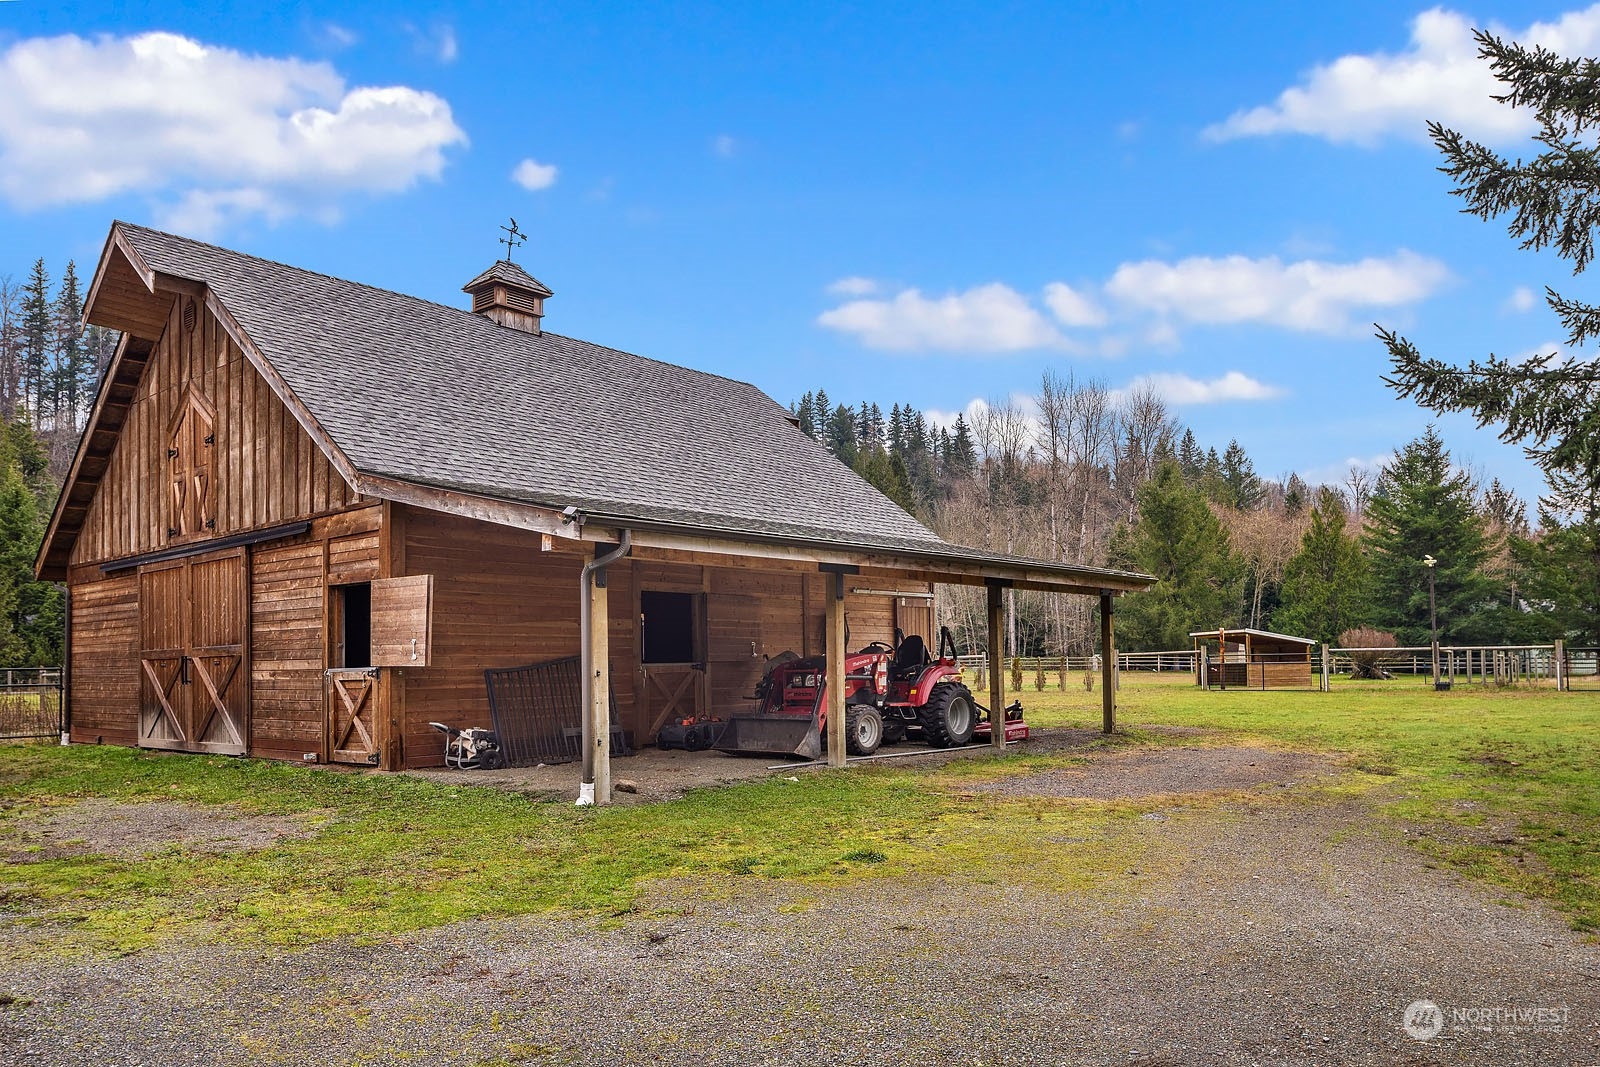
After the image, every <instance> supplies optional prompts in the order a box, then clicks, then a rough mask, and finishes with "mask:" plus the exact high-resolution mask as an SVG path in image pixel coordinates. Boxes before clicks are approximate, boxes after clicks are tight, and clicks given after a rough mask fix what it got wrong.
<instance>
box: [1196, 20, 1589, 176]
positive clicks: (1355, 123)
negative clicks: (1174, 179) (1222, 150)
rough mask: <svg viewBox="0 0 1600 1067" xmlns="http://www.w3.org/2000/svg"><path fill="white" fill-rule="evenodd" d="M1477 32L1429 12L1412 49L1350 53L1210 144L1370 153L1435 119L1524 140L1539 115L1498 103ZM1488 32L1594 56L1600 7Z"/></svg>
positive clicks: (1219, 132)
mask: <svg viewBox="0 0 1600 1067" xmlns="http://www.w3.org/2000/svg"><path fill="white" fill-rule="evenodd" d="M1472 28H1473V22H1472V20H1471V19H1469V18H1468V17H1467V16H1465V15H1461V14H1459V13H1457V12H1454V11H1448V10H1446V9H1444V8H1438V7H1436V8H1433V9H1432V10H1429V11H1424V12H1423V13H1422V14H1420V15H1418V16H1417V17H1416V18H1415V19H1414V20H1413V21H1412V24H1411V41H1410V46H1409V47H1408V48H1407V49H1406V50H1405V51H1402V52H1399V53H1394V54H1391V53H1387V52H1371V53H1365V54H1352V55H1346V56H1341V57H1339V58H1338V59H1336V60H1334V61H1333V62H1331V63H1328V64H1325V65H1322V66H1318V67H1315V68H1313V69H1312V70H1311V72H1310V73H1309V74H1307V75H1306V76H1305V77H1304V79H1303V80H1302V81H1301V83H1300V84H1299V85H1296V86H1294V87H1292V88H1289V89H1285V90H1284V91H1283V92H1282V93H1281V94H1279V96H1278V99H1277V100H1276V101H1274V102H1273V103H1271V104H1267V105H1263V106H1260V107H1254V108H1249V109H1246V110H1242V111H1237V112H1235V113H1234V114H1233V115H1231V116H1229V118H1228V119H1227V120H1225V121H1223V122H1220V123H1217V124H1216V125H1213V126H1211V127H1208V128H1207V129H1206V131H1205V136H1206V137H1207V138H1209V139H1210V140H1214V141H1225V140H1231V139H1233V138H1238V137H1260V136H1266V135H1270V134H1278V133H1303V134H1309V135H1311V136H1315V137H1323V138H1326V139H1327V140H1329V141H1334V142H1338V143H1351V144H1359V145H1368V146H1370V145H1374V144H1376V143H1378V142H1379V141H1380V140H1382V139H1384V138H1385V137H1390V136H1398V137H1405V138H1410V139H1412V140H1423V139H1426V137H1427V126H1426V124H1427V121H1428V120H1429V119H1434V120H1437V121H1439V122H1442V123H1444V124H1445V125H1446V126H1449V127H1451V128H1452V129H1457V130H1460V131H1462V132H1464V133H1466V134H1468V135H1469V136H1471V137H1475V138H1478V139H1480V140H1485V141H1488V142H1491V143H1495V144H1504V143H1507V142H1508V141H1513V140H1516V139H1518V138H1521V137H1525V136H1526V135H1527V134H1528V133H1529V132H1530V131H1531V130H1533V129H1534V120H1533V117H1532V115H1531V114H1530V113H1529V112H1528V111H1527V110H1526V109H1512V108H1510V107H1507V106H1505V105H1504V104H1499V103H1496V102H1495V101H1494V100H1493V99H1491V96H1492V95H1493V94H1495V93H1499V92H1504V87H1503V86H1501V85H1500V83H1499V82H1497V81H1496V80H1495V79H1494V77H1493V76H1492V75H1491V74H1490V72H1489V65H1488V63H1486V62H1485V61H1483V60H1481V59H1479V58H1478V48H1477V44H1476V42H1474V41H1473V39H1472ZM1486 28H1487V29H1488V30H1489V31H1490V32H1492V33H1494V34H1496V35H1497V36H1500V37H1503V38H1509V39H1512V40H1516V41H1519V42H1521V43H1523V44H1525V45H1543V46H1544V47H1546V48H1549V49H1551V50H1552V51H1555V52H1557V53H1559V54H1562V55H1569V56H1583V55H1592V54H1594V52H1595V51H1596V49H1597V48H1600V4H1596V5H1594V6H1592V7H1589V8H1586V9H1584V10H1582V11H1573V12H1568V13H1567V14H1565V15H1562V16H1561V17H1560V18H1558V19H1557V20H1556V21H1554V22H1535V23H1533V24H1532V25H1530V26H1528V27H1527V28H1526V29H1522V30H1514V29H1509V28H1507V27H1505V26H1503V25H1500V24H1497V23H1493V22H1491V23H1489V24H1488V26H1487V27H1486Z"/></svg>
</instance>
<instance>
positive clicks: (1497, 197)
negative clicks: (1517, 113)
mask: <svg viewBox="0 0 1600 1067" xmlns="http://www.w3.org/2000/svg"><path fill="white" fill-rule="evenodd" d="M1474 36H1475V37H1476V38H1477V41H1478V55H1479V58H1481V59H1485V60H1487V61H1488V62H1489V65H1490V70H1491V71H1492V72H1493V73H1494V76H1495V78H1497V79H1498V80H1499V81H1500V83H1501V84H1502V85H1503V86H1505V88H1506V91H1505V93H1504V94H1502V95H1500V96H1497V97H1495V99H1496V100H1498V101H1499V102H1500V103H1502V104H1505V105H1506V106H1508V107H1512V108H1526V109H1528V110H1530V111H1531V112H1532V114H1533V116H1534V117H1535V118H1536V119H1537V121H1538V123H1539V133H1538V134H1537V135H1536V136H1535V138H1534V140H1535V142H1536V143H1537V144H1539V145H1540V146H1542V148H1543V151H1541V152H1540V154H1539V155H1537V156H1535V157H1534V158H1532V159H1530V160H1528V161H1526V162H1524V161H1523V160H1522V159H1521V158H1518V159H1516V160H1515V161H1512V160H1510V159H1507V158H1506V157H1504V156H1501V155H1500V154H1499V153H1497V152H1494V151H1492V150H1491V149H1489V148H1487V147H1486V146H1484V145H1482V144H1478V143H1476V142H1473V141H1470V140H1468V139H1467V138H1465V137H1463V136H1462V135H1461V134H1460V133H1457V132H1456V131H1454V130H1450V129H1447V128H1446V127H1444V126H1443V125H1441V124H1440V123H1437V122H1430V123H1429V124H1428V132H1429V135H1430V136H1431V137H1432V138H1433V142H1434V144H1435V145H1436V146H1437V147H1438V149H1439V151H1440V152H1441V153H1442V154H1443V156H1444V159H1445V166H1443V167H1441V168H1440V169H1441V170H1442V171H1443V172H1444V173H1446V174H1448V175H1449V176H1450V177H1451V179H1452V180H1453V181H1454V182H1455V188H1454V189H1452V190H1451V193H1452V194H1453V195H1455V196H1458V197H1460V198H1461V199H1462V201H1463V203H1464V204H1465V205H1466V206H1465V207H1464V208H1463V209H1462V210H1464V211H1466V212H1468V213H1470V214H1473V215H1477V216H1478V217H1479V218H1482V219H1484V220H1488V219H1492V218H1496V217H1499V216H1501V215H1507V214H1509V215H1510V218H1511V221H1510V224H1509V225H1508V227H1507V229H1508V231H1509V233H1510V234H1511V236H1512V237H1513V238H1515V239H1516V240H1518V241H1519V242H1520V243H1521V245H1522V247H1523V248H1527V249H1543V248H1552V249H1554V250H1555V252H1556V254H1557V255H1560V256H1562V257H1563V258H1565V259H1568V260H1571V261H1572V265H1573V272H1574V273H1575V274H1576V273H1582V272H1583V271H1584V270H1585V269H1587V268H1588V266H1589V264H1590V263H1591V262H1592V261H1593V259H1594V254H1595V241H1594V238H1595V229H1596V227H1597V226H1600V151H1597V147H1600V146H1597V145H1596V143H1595V142H1596V138H1595V136H1594V131H1595V130H1596V128H1597V127H1600V62H1597V61H1596V60H1594V59H1567V58H1563V57H1561V56H1559V55H1556V54H1555V53H1554V52H1551V51H1549V50H1547V49H1545V48H1543V47H1535V48H1532V49H1529V48H1524V47H1523V46H1521V45H1518V44H1515V43H1512V44H1507V43H1506V42H1504V41H1502V40H1500V39H1499V38H1498V37H1495V36H1494V35H1492V34H1489V33H1485V32H1483V31H1474ZM1545 293H1546V299H1547V302H1548V303H1549V305H1550V308H1551V310H1553V311H1554V312H1555V313H1556V314H1557V315H1558V316H1559V317H1560V319H1561V321H1562V325H1563V326H1564V327H1565V328H1566V330H1567V343H1568V344H1569V345H1570V346H1573V347H1576V346H1578V345H1581V344H1583V343H1584V342H1585V341H1588V340H1590V339H1592V338H1594V337H1595V336H1597V335H1600V305H1593V304H1585V303H1582V302H1580V301H1577V300H1572V299H1568V298H1566V297H1563V296H1561V295H1560V294H1558V293H1557V292H1555V290H1553V289H1549V288H1546V290H1545ZM1378 337H1379V338H1380V339H1381V340H1382V341H1383V343H1384V345H1385V346H1386V347H1387V348H1388V350H1389V357H1390V360H1391V362H1392V363H1393V367H1394V376H1393V377H1392V378H1389V379H1386V380H1387V381H1388V382H1389V384H1390V385H1392V386H1393V387H1394V388H1395V389H1396V390H1397V391H1398V392H1399V393H1400V395H1401V396H1409V397H1415V398H1416V401H1417V403H1419V404H1421V405H1422V406H1423V407H1425V408H1429V409H1431V410H1433V411H1437V412H1445V411H1468V412H1471V413H1472V414H1473V415H1474V416H1475V417H1476V418H1477V420H1478V425H1480V426H1486V425H1489V424H1491V423H1497V424H1500V425H1501V426H1503V429H1502V431H1501V434H1500V436H1501V439H1502V440H1505V441H1510V442H1516V443H1522V444H1523V445H1524V449H1525V451H1526V452H1527V453H1528V455H1529V457H1530V458H1532V459H1533V460H1534V461H1535V462H1537V463H1538V464H1539V465H1540V466H1541V467H1542V468H1543V469H1544V470H1545V471H1546V472H1547V473H1555V474H1566V475H1570V476H1576V477H1578V478H1581V479H1582V480H1583V481H1584V482H1585V483H1586V484H1587V485H1589V486H1591V487H1597V488H1600V389H1596V388H1595V386H1596V383H1597V382H1600V367H1597V366H1596V364H1595V361H1594V360H1592V359H1587V360H1580V359H1577V358H1571V357H1569V358H1566V359H1563V360H1560V361H1557V360H1556V358H1555V356H1554V355H1553V354H1546V355H1541V356H1534V357H1532V358H1529V359H1523V358H1520V357H1516V358H1503V357H1500V356H1496V355H1493V354H1490V355H1489V356H1488V357H1487V358H1486V359H1485V360H1483V361H1481V362H1480V361H1478V360H1472V361H1470V362H1469V363H1468V364H1467V366H1466V367H1464V368H1462V367H1456V366H1452V365H1450V364H1448V363H1445V362H1443V361H1441V360H1437V359H1428V358H1424V357H1423V356H1422V354H1421V353H1420V352H1419V351H1418V350H1417V349H1416V347H1415V346H1414V345H1412V343H1411V342H1410V341H1408V340H1406V339H1405V338H1404V337H1401V336H1399V335H1398V334H1396V333H1394V332H1392V331H1389V330H1383V329H1380V330H1379V331H1378Z"/></svg>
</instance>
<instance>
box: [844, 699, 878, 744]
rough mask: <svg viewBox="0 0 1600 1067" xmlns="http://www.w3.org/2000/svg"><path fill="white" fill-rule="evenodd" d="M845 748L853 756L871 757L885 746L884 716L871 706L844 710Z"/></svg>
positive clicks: (865, 705) (855, 705) (854, 705)
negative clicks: (881, 746) (880, 747)
mask: <svg viewBox="0 0 1600 1067" xmlns="http://www.w3.org/2000/svg"><path fill="white" fill-rule="evenodd" d="M844 729H845V732H844V747H845V748H847V749H849V750H850V755H852V756H870V755H872V754H873V753H874V752H876V751H878V746H879V745H881V744H883V716H882V715H880V714H878V709H877V708H875V707H873V706H872V705H871V704H851V705H850V706H849V707H847V708H845V709H844Z"/></svg>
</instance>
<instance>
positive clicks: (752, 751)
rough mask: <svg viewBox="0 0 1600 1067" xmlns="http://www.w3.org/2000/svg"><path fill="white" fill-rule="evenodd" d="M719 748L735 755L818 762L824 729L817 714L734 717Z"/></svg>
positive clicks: (724, 732) (718, 745) (723, 732)
mask: <svg viewBox="0 0 1600 1067" xmlns="http://www.w3.org/2000/svg"><path fill="white" fill-rule="evenodd" d="M716 749H717V751H718V752H730V753H732V754H734V755H736V756H745V755H747V756H799V757H800V758H802V759H816V758H817V757H818V756H820V755H822V727H821V725H820V724H819V723H818V722H817V716H816V715H811V716H809V717H807V716H803V715H735V716H734V717H733V718H731V719H729V720H728V725H727V726H726V727H725V728H724V729H723V731H722V739H721V740H720V741H718V742H717V744H716Z"/></svg>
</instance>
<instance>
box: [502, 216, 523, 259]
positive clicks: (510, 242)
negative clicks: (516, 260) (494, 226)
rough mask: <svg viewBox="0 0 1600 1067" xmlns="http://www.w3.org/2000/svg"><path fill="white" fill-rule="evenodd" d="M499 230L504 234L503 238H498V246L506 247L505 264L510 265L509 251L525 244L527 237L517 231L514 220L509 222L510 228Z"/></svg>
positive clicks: (505, 227) (503, 227) (504, 227)
mask: <svg viewBox="0 0 1600 1067" xmlns="http://www.w3.org/2000/svg"><path fill="white" fill-rule="evenodd" d="M500 228H501V229H502V230H504V231H505V234H506V235H505V236H504V237H502V238H500V244H503V245H505V246H506V262H507V263H510V262H511V250H512V249H514V248H516V247H517V246H518V245H522V244H527V243H528V235H527V234H525V233H523V232H522V231H521V230H519V229H517V220H516V219H512V220H511V225H510V226H502V227H500Z"/></svg>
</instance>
